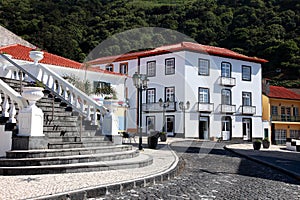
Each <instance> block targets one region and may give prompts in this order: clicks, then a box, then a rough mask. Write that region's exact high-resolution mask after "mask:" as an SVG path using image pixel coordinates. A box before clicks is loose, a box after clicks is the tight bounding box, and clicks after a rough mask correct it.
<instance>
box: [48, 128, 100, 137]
mask: <svg viewBox="0 0 300 200" xmlns="http://www.w3.org/2000/svg"><path fill="white" fill-rule="evenodd" d="M44 134H45V135H46V136H48V137H61V136H67V137H75V136H78V137H79V136H80V131H79V130H78V131H62V130H44ZM99 135H100V134H98V133H97V132H96V131H86V130H82V132H81V136H85V137H92V136H99Z"/></svg>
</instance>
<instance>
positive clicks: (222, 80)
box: [220, 76, 236, 86]
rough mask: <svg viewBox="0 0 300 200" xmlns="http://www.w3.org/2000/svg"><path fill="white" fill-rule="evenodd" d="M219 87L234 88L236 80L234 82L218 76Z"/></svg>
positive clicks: (228, 78)
mask: <svg viewBox="0 0 300 200" xmlns="http://www.w3.org/2000/svg"><path fill="white" fill-rule="evenodd" d="M220 85H224V86H235V85H236V80H235V78H231V77H223V76H220Z"/></svg>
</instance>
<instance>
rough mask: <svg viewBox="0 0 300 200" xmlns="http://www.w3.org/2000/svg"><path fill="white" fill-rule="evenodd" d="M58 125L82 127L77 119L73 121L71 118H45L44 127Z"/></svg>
mask: <svg viewBox="0 0 300 200" xmlns="http://www.w3.org/2000/svg"><path fill="white" fill-rule="evenodd" d="M54 126H55V127H56V126H59V127H61V128H63V127H78V128H80V126H79V124H78V122H77V121H74V120H73V121H71V120H68V121H62V120H61V121H47V120H44V128H46V127H47V128H48V127H50V128H51V127H54Z"/></svg>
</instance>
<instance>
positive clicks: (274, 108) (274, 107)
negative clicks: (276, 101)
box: [271, 106, 278, 116]
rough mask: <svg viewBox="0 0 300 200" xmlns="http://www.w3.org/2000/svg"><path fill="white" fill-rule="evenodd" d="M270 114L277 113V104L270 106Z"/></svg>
mask: <svg viewBox="0 0 300 200" xmlns="http://www.w3.org/2000/svg"><path fill="white" fill-rule="evenodd" d="M271 115H272V116H277V115H278V107H277V106H271Z"/></svg>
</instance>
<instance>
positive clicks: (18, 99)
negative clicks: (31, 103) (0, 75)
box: [0, 79, 28, 108]
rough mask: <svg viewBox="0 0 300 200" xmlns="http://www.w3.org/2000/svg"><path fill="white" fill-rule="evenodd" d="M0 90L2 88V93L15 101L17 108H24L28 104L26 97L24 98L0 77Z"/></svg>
mask: <svg viewBox="0 0 300 200" xmlns="http://www.w3.org/2000/svg"><path fill="white" fill-rule="evenodd" d="M0 90H2V91H3V93H4V94H6V95H7V96H9V98H11V100H13V101H14V102H16V103H17V104H18V106H19V108H25V107H26V106H27V105H28V103H27V101H26V99H24V98H23V97H22V96H21V95H20V94H19V93H18V92H16V91H15V90H14V89H12V88H11V87H10V86H9V85H8V84H7V83H5V82H4V81H2V80H1V79H0Z"/></svg>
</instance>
